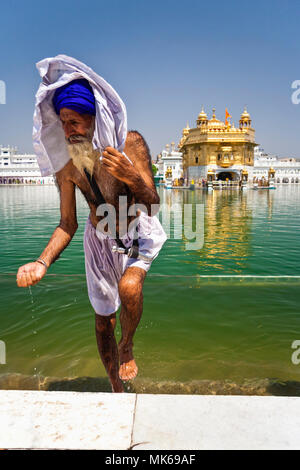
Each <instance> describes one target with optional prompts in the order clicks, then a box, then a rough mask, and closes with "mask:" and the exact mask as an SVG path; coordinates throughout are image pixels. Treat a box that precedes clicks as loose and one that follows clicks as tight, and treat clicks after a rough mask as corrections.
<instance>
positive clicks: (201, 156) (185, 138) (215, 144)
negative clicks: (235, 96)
mask: <svg viewBox="0 0 300 470" xmlns="http://www.w3.org/2000/svg"><path fill="white" fill-rule="evenodd" d="M228 116H229V113H228V112H227V110H226V114H225V122H223V121H220V120H219V119H217V118H216V115H215V110H214V109H213V116H212V119H208V118H207V114H206V113H205V111H204V109H203V108H202V110H201V112H200V114H199V116H198V119H197V121H196V123H197V127H195V128H192V129H190V128H189V126H188V125H187V127H186V128H184V129H183V133H182V138H181V140H180V142H179V145H178V147H179V149H180V151H181V152H182V154H183V170H184V171H186V170H187V168H188V167H193V166H198V167H201V166H202V167H204V166H207V167H209V166H212V168H213V169H214V170H220V169H222V168H224V171H227V172H230V169H231V168H232V170H237V169H241V168H242V167H243V168H245V167H247V166H248V167H249V166H253V165H254V147H255V146H256V145H257V144H256V143H255V130H254V129H253V128H252V126H251V118H250V115H249V113H248V112H247V110H246V108H245V109H244V112H243V113H242V115H241V117H240V121H239V127H238V128H236V127H235V126H234V124H231V123H230V122H229V120H228Z"/></svg>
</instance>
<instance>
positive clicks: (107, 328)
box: [95, 313, 116, 334]
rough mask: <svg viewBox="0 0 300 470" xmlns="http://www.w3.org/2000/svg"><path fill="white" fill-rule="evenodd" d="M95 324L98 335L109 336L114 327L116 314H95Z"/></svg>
mask: <svg viewBox="0 0 300 470" xmlns="http://www.w3.org/2000/svg"><path fill="white" fill-rule="evenodd" d="M95 323H96V330H97V332H98V333H102V334H105V333H106V334H110V333H111V331H112V330H114V329H115V326H116V314H115V313H112V314H111V315H106V316H104V315H99V314H97V313H96V314H95Z"/></svg>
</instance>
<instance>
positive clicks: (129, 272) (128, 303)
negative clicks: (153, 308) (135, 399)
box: [118, 267, 146, 380]
mask: <svg viewBox="0 0 300 470" xmlns="http://www.w3.org/2000/svg"><path fill="white" fill-rule="evenodd" d="M145 277H146V271H145V270H144V269H141V268H137V267H129V268H127V269H126V271H125V272H124V274H123V276H122V278H121V280H120V282H119V296H120V299H121V312H120V324H121V330H122V337H121V340H120V342H119V344H118V348H119V359H120V369H119V376H120V378H121V379H122V380H130V379H133V378H134V377H135V376H136V375H137V372H138V367H137V365H136V363H135V360H134V357H133V350H132V349H133V335H134V333H135V331H136V329H137V326H138V324H139V322H140V319H141V316H142V312H143V284H144V280H145Z"/></svg>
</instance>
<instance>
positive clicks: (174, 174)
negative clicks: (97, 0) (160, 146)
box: [156, 142, 183, 181]
mask: <svg viewBox="0 0 300 470" xmlns="http://www.w3.org/2000/svg"><path fill="white" fill-rule="evenodd" d="M156 166H157V168H158V172H157V176H162V177H163V178H164V179H166V178H170V179H172V181H174V180H175V179H180V178H182V177H183V168H182V153H181V152H178V151H176V150H175V143H174V142H172V144H171V148H170V145H169V144H167V145H166V147H165V148H164V150H163V151H162V152H161V154H160V155H158V160H157V162H156Z"/></svg>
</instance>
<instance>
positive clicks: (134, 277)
mask: <svg viewBox="0 0 300 470" xmlns="http://www.w3.org/2000/svg"><path fill="white" fill-rule="evenodd" d="M58 57H59V58H60V61H59V64H60V65H59V67H60V69H61V68H63V67H62V66H61V63H63V65H64V64H66V63H67V65H69V63H71V64H72V66H74V68H75V71H76V72H77V75H75V76H77V77H78V75H79V78H75V80H69V81H66V80H65V83H64V85H62V86H59V87H58V86H55V87H54V86H53V83H54V84H57V77H56V80H55V78H53V76H55V74H56V75H57V68H56V69H54V71H53V67H52V69H51V65H52V66H53V63H55V64H56V67H57V62H52V63H50V66H49V68H48V72H47V73H48V75H47V77H48V78H47V81H46V80H44V81H45V83H47V85H49V81H50V82H51V80H52V83H51V84H50V86H49V88H50V89H49V90H48V95H47V100H46V101H45V96H46V95H43V96H44V107H40V111H41V121H40V122H41V125H40V126H37V127H39V132H40V134H39V135H40V136H41V137H40V143H41V142H42V140H43V142H42V143H43V147H44V148H46V155H47V157H49V161H50V160H51V158H50V157H51V155H52V154H51V145H53V141H55V139H53V133H55V132H56V134H55V135H57V136H58V137H57V140H58V141H59V132H60V131H59V130H58V128H57V127H55V126H54V123H56V124H57V120H59V126H60V127H61V129H62V130H63V133H64V139H65V145H66V148H67V151H68V155H69V159H68V161H67V162H66V163H65V164H64V166H62V164H61V162H59V165H60V167H61V166H62V168H60V169H59V170H58V171H56V172H55V177H56V182H57V186H58V188H59V193H60V212H61V219H60V223H59V225H58V227H57V228H56V229H55V231H54V232H53V235H52V237H51V239H50V241H49V243H48V245H47V246H46V248H45V249H44V251H43V252H42V253H41V255H40V257H39V258H38V259H37V260H36V261H34V262H31V263H28V264H25V265H24V266H21V267H20V268H19V270H18V273H17V284H18V286H20V287H27V286H31V285H35V284H36V283H38V282H39V281H40V280H41V279H42V278H43V277H44V276H45V274H46V272H47V269H48V268H49V266H50V265H51V264H52V263H53V262H54V261H55V260H56V259H57V258H58V257H59V255H60V254H61V252H62V251H63V250H64V249H65V248H66V247H67V245H68V244H69V243H70V241H71V239H72V237H73V236H74V234H75V232H76V229H77V218H76V199H75V187H76V186H77V187H78V188H79V189H80V191H81V192H82V194H83V195H84V197H85V199H86V201H87V203H88V205H89V209H90V214H89V217H88V220H87V223H86V227H85V234H84V251H85V268H86V277H87V287H88V294H89V299H90V302H91V305H92V306H93V308H94V311H95V319H96V338H97V345H98V349H99V354H100V357H101V359H102V362H103V364H104V367H105V369H106V371H107V374H108V376H109V379H110V382H111V385H112V391H113V392H123V391H124V389H123V381H126V380H130V379H133V378H134V377H135V376H136V375H137V371H138V368H137V365H136V362H135V360H134V356H133V336H134V333H135V331H136V328H137V326H138V324H139V321H140V319H141V315H142V309H143V293H142V289H143V283H144V280H145V277H146V273H147V271H148V270H149V268H150V266H151V262H152V260H153V259H154V258H155V257H156V256H157V255H158V253H159V251H160V249H161V247H162V245H163V243H164V242H165V240H166V235H165V233H164V231H163V229H162V227H161V225H160V223H159V221H158V219H157V217H151V215H153V214H151V207H153V206H155V207H156V210H157V205H158V204H159V197H158V195H157V192H156V189H155V185H154V181H153V175H152V171H151V157H150V154H149V149H148V147H147V144H146V143H145V141H144V139H143V137H142V136H141V135H140V134H139V133H138V132H137V131H131V132H128V133H126V134H127V135H126V136H125V137H126V138H125V142H124V146H123V147H124V151H120V148H121V147H122V146H119V150H118V149H117V148H115V147H114V146H109V145H108V146H106V147H105V148H104V149H102V151H101V145H99V146H98V148H95V145H93V143H92V142H93V141H94V140H95V135H96V129H97V132H98V135H100V137H99V139H98V140H100V139H101V131H102V130H103V129H104V130H103V132H108V131H107V129H109V128H108V127H107V126H104V124H103V122H102V123H101V121H99V119H100V118H102V117H103V113H104V111H103V109H101V108H99V106H100V105H99V103H100V104H101V103H102V104H103V100H102V98H103V97H104V99H105V97H106V94H105V90H106V92H107V94H108V93H112V89H111V88H110V89H108V91H107V88H105V86H104V85H103V82H100V81H99V79H100V78H101V77H98V76H96V74H95V73H94V72H92V71H91V69H87V68H84V64H83V65H82V64H81V63H80V62H77V61H75V59H70V58H67V56H58ZM62 58H63V59H62ZM67 59H68V62H67ZM72 61H73V62H72ZM43 64H44V62H43ZM74 64H75V65H74ZM78 64H79V65H78ZM47 65H49V64H47ZM81 66H82V67H81ZM43 67H44V65H43ZM41 68H42V67H41ZM60 69H59V72H60V73H61V71H60ZM63 70H64V68H63ZM66 70H67V71H68V72H69V69H68V67H67V66H66ZM71 71H72V73H73V72H74V70H73V69H72V70H71ZM86 71H88V72H89V73H90V74H91V77H92V79H93V80H92V81H91V83H90V81H89V80H88V79H87V77H89V75H88V73H85V72H86ZM54 72H55V73H54ZM78 72H80V74H78ZM51 74H52V75H51ZM49 77H52V78H51V79H49ZM63 77H65V75H63ZM70 77H74V75H70V76H68V78H70ZM95 77H96V78H95ZM97 80H98V81H97ZM102 80H103V79H102ZM99 83H100V85H101V86H102V87H104V93H103V94H102V95H101V100H100V99H99V98H98V96H99V95H98V94H97V93H98V91H99V90H100V88H101V87H100V88H96V86H97V85H99ZM91 84H93V85H94V87H92V86H91ZM106 85H107V84H106ZM43 90H44V89H43ZM101 91H103V88H101ZM49 96H50V98H51V99H49ZM95 96H97V100H96V99H95ZM111 96H112V95H110V96H109V97H108V98H107V101H106V102H105V103H106V104H107V108H105V109H106V110H107V111H108V116H109V117H111V115H113V116H117V117H114V121H112V120H111V119H110V120H107V122H109V123H110V124H111V123H113V131H112V134H111V135H112V136H113V137H114V138H113V137H111V139H112V142H113V143H116V142H117V141H118V139H117V137H116V134H115V132H116V129H115V128H116V127H117V125H118V126H119V127H120V111H118V112H117V113H115V114H113V113H114V111H115V109H116V103H112V99H111ZM51 107H52V109H51ZM110 108H112V114H110ZM53 111H54V112H53ZM49 115H50V117H49ZM100 115H101V116H100ZM55 116H57V118H55ZM56 119H57V120H56ZM99 122H100V124H99ZM56 124H55V125H56ZM101 126H102V128H101ZM119 127H118V128H119ZM55 129H56V130H55ZM49 136H50V137H49ZM96 137H97V136H96ZM102 137H103V136H102ZM47 139H48V140H47ZM96 140H97V139H96ZM49 142H51V144H50V143H49ZM60 142H61V141H60ZM60 145H61V146H62V143H61V144H60ZM96 147H97V146H96ZM57 151H58V152H59V149H57ZM38 156H39V154H38ZM42 158H43V159H44V160H42ZM38 161H39V163H40V162H42V163H43V164H44V162H45V155H42V156H41V157H40V158H39V159H38ZM53 162H55V160H54V158H53V159H52V164H53V165H52V166H53V168H55V165H54V163H53ZM40 167H41V168H42V164H40ZM56 168H59V166H57V165H56ZM44 174H45V172H44ZM120 196H123V200H125V211H126V212H125V214H126V216H125V226H126V228H127V230H124V216H123V219H122V217H121V212H122V213H123V214H124V204H123V209H122V207H121V206H120V204H119V198H120ZM104 203H105V205H104V206H103V207H104V209H105V210H101V206H102V205H103V204H104ZM132 204H139V205H142V208H143V207H144V211H143V210H142V211H140V210H138V211H136V213H135V215H134V214H133V215H131V216H129V215H128V209H129V208H130V207H131V206H132ZM110 207H112V208H113V209H114V210H115V214H116V221H115V225H114V224H113V223H111V218H110V219H109V218H108V217H107V215H108V209H109V208H110ZM121 225H122V227H121ZM130 227H131V228H130ZM133 246H135V248H136V249H137V251H136V250H135V255H134V256H135V257H132V258H131V257H129V256H130V252H128V250H129V249H130V247H133ZM120 247H121V249H120ZM131 252H134V250H131ZM139 252H140V253H144V256H143V255H142V254H141V256H140V257H139V255H138V253H139ZM120 304H121V311H120V324H121V331H122V336H121V339H120V342H119V343H118V345H117V343H116V339H115V336H114V329H115V326H116V311H117V310H118V308H119V306H120Z"/></svg>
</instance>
